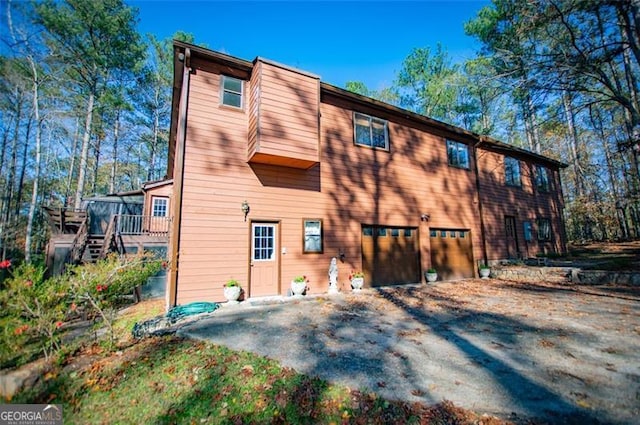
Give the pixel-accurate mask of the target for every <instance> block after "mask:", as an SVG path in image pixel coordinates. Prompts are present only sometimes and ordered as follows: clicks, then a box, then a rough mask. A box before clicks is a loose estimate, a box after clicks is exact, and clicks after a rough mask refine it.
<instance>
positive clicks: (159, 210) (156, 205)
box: [151, 197, 169, 217]
mask: <svg viewBox="0 0 640 425" xmlns="http://www.w3.org/2000/svg"><path fill="white" fill-rule="evenodd" d="M151 203H152V208H151V209H152V212H151V214H152V215H153V216H154V217H166V216H167V215H168V214H167V213H168V208H167V206H168V204H169V200H168V199H167V198H156V197H153V198H152V201H151Z"/></svg>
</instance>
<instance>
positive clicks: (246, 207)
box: [242, 199, 251, 221]
mask: <svg viewBox="0 0 640 425" xmlns="http://www.w3.org/2000/svg"><path fill="white" fill-rule="evenodd" d="M249 211H251V207H249V203H248V202H247V200H246V199H245V200H244V201H242V212H243V213H244V221H247V215H248V214H249Z"/></svg>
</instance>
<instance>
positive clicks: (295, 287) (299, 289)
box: [291, 275, 309, 295]
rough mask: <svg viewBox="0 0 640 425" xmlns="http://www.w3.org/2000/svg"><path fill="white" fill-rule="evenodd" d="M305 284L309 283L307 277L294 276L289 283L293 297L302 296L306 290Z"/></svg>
mask: <svg viewBox="0 0 640 425" xmlns="http://www.w3.org/2000/svg"><path fill="white" fill-rule="evenodd" d="M307 283H309V279H307V276H304V275H302V276H296V277H294V278H293V280H292V281H291V292H292V293H293V295H302V294H304V291H306V290H307Z"/></svg>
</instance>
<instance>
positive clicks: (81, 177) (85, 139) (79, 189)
mask: <svg viewBox="0 0 640 425" xmlns="http://www.w3.org/2000/svg"><path fill="white" fill-rule="evenodd" d="M94 101H95V89H94V90H91V91H90V93H89V99H88V101H87V111H86V115H85V121H84V135H83V136H82V150H81V152H80V169H79V170H78V184H77V186H76V195H75V200H74V203H73V207H74V208H75V209H80V205H81V203H82V195H83V193H84V183H85V179H86V176H87V160H88V158H89V141H90V139H91V122H92V119H93V106H94Z"/></svg>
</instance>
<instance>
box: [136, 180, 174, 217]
mask: <svg viewBox="0 0 640 425" xmlns="http://www.w3.org/2000/svg"><path fill="white" fill-rule="evenodd" d="M172 191H173V184H165V185H162V186H158V187H154V188H152V189H147V190H146V191H145V193H144V206H143V209H142V215H146V216H151V215H153V208H152V204H151V202H152V200H153V198H154V197H164V198H169V200H168V202H167V214H168V215H171V193H172Z"/></svg>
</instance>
